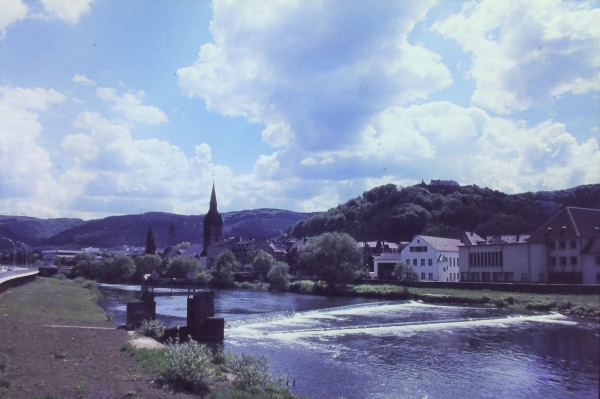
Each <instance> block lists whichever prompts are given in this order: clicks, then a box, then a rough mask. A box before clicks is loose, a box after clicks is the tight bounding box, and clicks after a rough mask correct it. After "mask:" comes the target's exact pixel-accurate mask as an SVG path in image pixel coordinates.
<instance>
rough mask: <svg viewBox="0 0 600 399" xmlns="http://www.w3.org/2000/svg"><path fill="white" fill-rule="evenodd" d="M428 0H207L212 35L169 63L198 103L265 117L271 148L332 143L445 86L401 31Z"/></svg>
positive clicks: (447, 79)
mask: <svg viewBox="0 0 600 399" xmlns="http://www.w3.org/2000/svg"><path fill="white" fill-rule="evenodd" d="M432 4H433V2H425V1H423V2H375V3H373V4H369V6H368V7H364V4H363V3H360V2H342V1H334V2H321V1H316V0H315V1H303V2H266V3H262V2H261V3H259V2H240V3H235V2H229V1H215V2H213V13H214V14H213V20H212V22H211V26H210V31H211V33H212V35H213V37H214V42H213V43H207V44H204V45H202V47H201V48H200V52H199V57H198V60H197V61H196V62H195V63H194V64H193V65H191V66H188V67H184V68H181V69H179V70H178V75H179V85H180V87H181V89H182V91H183V92H184V93H185V94H187V95H189V96H199V97H201V98H203V99H204V101H205V103H206V106H207V108H209V109H211V110H214V111H216V112H219V113H221V114H223V115H229V116H243V117H245V118H247V119H248V120H249V121H252V122H260V123H263V124H265V126H266V128H265V130H264V131H263V134H262V138H263V140H264V141H265V142H267V143H268V144H270V145H272V146H274V147H285V146H290V145H293V146H297V147H298V148H299V149H302V150H311V151H312V150H315V149H327V150H330V151H334V150H336V149H337V148H338V147H339V146H340V145H343V144H344V143H347V142H354V141H356V140H357V138H358V137H359V135H360V133H361V132H362V131H363V129H364V128H365V126H366V124H367V122H368V121H369V119H370V118H371V117H372V116H373V115H374V114H376V113H378V112H381V111H382V110H384V109H386V108H388V107H390V106H394V105H401V104H404V103H407V102H408V101H413V100H416V99H424V98H426V97H427V96H428V95H429V93H431V92H433V91H436V90H438V89H441V88H443V87H446V86H448V85H449V84H451V82H452V78H451V76H450V72H449V71H448V69H447V68H446V67H445V66H444V65H443V63H442V62H441V57H440V56H439V55H437V54H435V53H434V52H432V51H430V50H428V49H426V48H425V47H423V46H421V45H418V44H417V45H413V44H410V43H409V42H408V40H407V36H408V34H409V33H410V31H411V29H412V28H413V26H414V25H415V23H417V22H419V21H421V20H423V19H424V17H425V15H426V13H427V11H428V10H429V8H430V7H431V6H432Z"/></svg>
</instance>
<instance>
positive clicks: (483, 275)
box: [481, 272, 492, 281]
mask: <svg viewBox="0 0 600 399" xmlns="http://www.w3.org/2000/svg"><path fill="white" fill-rule="evenodd" d="M491 280H492V278H491V273H490V272H483V273H481V281H491Z"/></svg>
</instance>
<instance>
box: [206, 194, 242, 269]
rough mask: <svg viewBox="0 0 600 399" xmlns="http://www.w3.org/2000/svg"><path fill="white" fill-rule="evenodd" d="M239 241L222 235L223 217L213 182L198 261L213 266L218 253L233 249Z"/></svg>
mask: <svg viewBox="0 0 600 399" xmlns="http://www.w3.org/2000/svg"><path fill="white" fill-rule="evenodd" d="M239 241H240V239H239V238H237V239H236V238H234V237H223V217H222V216H221V214H220V213H219V210H218V209H217V194H216V192H215V184H214V183H213V186H212V192H211V194H210V206H209V209H208V212H207V213H206V215H205V216H204V236H203V241H202V242H203V247H202V252H201V253H200V263H201V264H202V265H204V266H205V267H207V268H211V267H213V266H214V264H215V262H216V261H217V258H218V257H219V254H221V252H225V251H228V250H229V251H231V250H233V248H235V246H236V244H237V243H238V242H239Z"/></svg>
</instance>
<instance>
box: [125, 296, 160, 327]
mask: <svg viewBox="0 0 600 399" xmlns="http://www.w3.org/2000/svg"><path fill="white" fill-rule="evenodd" d="M154 319H156V301H154V300H147V301H142V300H139V299H133V300H131V301H129V302H127V328H131V329H133V328H138V327H139V326H141V325H142V322H143V321H144V320H154Z"/></svg>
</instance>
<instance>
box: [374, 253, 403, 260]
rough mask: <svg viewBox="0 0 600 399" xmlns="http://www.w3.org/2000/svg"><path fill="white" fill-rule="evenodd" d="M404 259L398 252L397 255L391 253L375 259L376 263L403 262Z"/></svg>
mask: <svg viewBox="0 0 600 399" xmlns="http://www.w3.org/2000/svg"><path fill="white" fill-rule="evenodd" d="M401 259H402V255H401V254H400V253H399V252H397V253H390V252H386V253H384V254H381V255H379V256H378V257H376V258H375V259H373V260H374V261H382V260H395V261H398V260H401Z"/></svg>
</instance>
